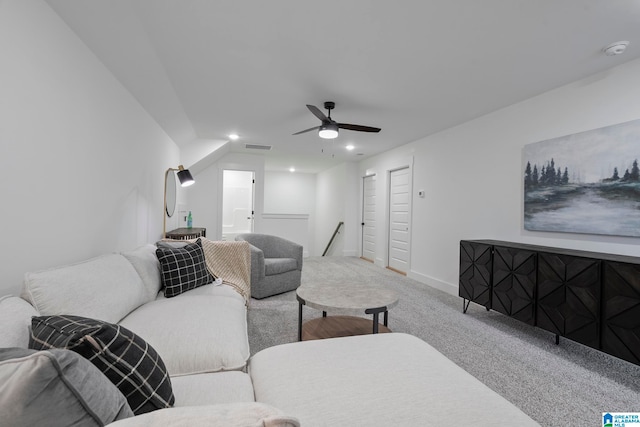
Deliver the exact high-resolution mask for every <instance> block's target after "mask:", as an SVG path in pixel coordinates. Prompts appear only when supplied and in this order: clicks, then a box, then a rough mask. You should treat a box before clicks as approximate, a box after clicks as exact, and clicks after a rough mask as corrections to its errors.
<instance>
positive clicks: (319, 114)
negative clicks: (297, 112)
mask: <svg viewBox="0 0 640 427" xmlns="http://www.w3.org/2000/svg"><path fill="white" fill-rule="evenodd" d="M307 108H308V109H309V111H311V112H312V113H313V115H314V116H316V117H317V118H319V119H320V120H322V121H323V122H324V121H327V120H329V118H328V117H327V116H325V115H324V113H323V112H322V111H320V109H319V108H318V107H316V106H315V105H309V104H307Z"/></svg>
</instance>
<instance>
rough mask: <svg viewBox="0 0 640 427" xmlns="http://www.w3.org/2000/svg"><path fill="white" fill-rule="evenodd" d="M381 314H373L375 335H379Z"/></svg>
mask: <svg viewBox="0 0 640 427" xmlns="http://www.w3.org/2000/svg"><path fill="white" fill-rule="evenodd" d="M379 314H380V313H377V312H376V313H373V333H374V334H377V333H378V315H379Z"/></svg>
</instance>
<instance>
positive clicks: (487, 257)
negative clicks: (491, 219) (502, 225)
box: [459, 240, 640, 365]
mask: <svg viewBox="0 0 640 427" xmlns="http://www.w3.org/2000/svg"><path fill="white" fill-rule="evenodd" d="M459 295H460V297H462V298H463V311H464V312H466V311H467V308H468V306H469V302H471V301H473V302H475V303H477V304H480V305H483V306H484V307H486V309H487V310H490V309H493V310H495V311H498V312H500V313H503V314H506V315H507V316H510V317H513V318H515V319H518V320H520V321H522V322H525V323H527V324H529V325H533V326H537V327H539V328H542V329H545V330H547V331H549V332H552V333H553V334H555V335H556V342H557V340H558V338H559V337H561V336H562V337H565V338H568V339H570V340H573V341H576V342H579V343H581V344H584V345H587V346H589V347H592V348H595V349H598V350H601V351H603V352H605V353H608V354H611V355H613V356H616V357H619V358H621V359H624V360H626V361H628V362H631V363H635V364H636V365H640V258H635V257H629V256H622V255H612V254H603V253H595V252H586V251H578V250H570V249H559V248H550V247H544V246H535V245H527V244H522V243H512V242H502V241H496V240H462V241H461V242H460V281H459Z"/></svg>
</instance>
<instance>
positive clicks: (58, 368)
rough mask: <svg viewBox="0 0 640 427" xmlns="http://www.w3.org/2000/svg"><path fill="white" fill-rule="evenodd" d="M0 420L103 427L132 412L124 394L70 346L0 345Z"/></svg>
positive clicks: (19, 426) (18, 426)
mask: <svg viewBox="0 0 640 427" xmlns="http://www.w3.org/2000/svg"><path fill="white" fill-rule="evenodd" d="M0 414H1V416H0V424H2V425H7V426H9V425H10V426H13V427H34V426H44V425H46V426H50V427H57V426H60V427H63V426H64V427H66V426H103V425H105V424H108V423H110V422H112V421H116V420H120V419H123V418H128V417H132V416H133V412H131V409H130V408H129V405H128V404H127V400H126V399H125V398H124V396H123V395H122V393H120V391H118V389H117V388H116V387H115V386H114V385H113V384H112V383H111V382H110V381H109V380H108V379H107V377H105V376H104V375H103V374H102V373H101V372H100V371H99V370H98V369H97V368H96V367H95V366H93V365H92V364H91V363H90V362H89V361H87V360H86V359H84V358H83V357H82V356H80V355H78V354H76V353H74V352H72V351H69V350H49V351H36V350H28V349H22V348H2V349H0Z"/></svg>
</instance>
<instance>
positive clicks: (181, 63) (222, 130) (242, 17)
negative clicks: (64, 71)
mask: <svg viewBox="0 0 640 427" xmlns="http://www.w3.org/2000/svg"><path fill="white" fill-rule="evenodd" d="M47 2H48V3H49V4H50V5H51V7H52V8H53V9H54V10H55V11H56V12H57V13H58V14H59V15H60V16H61V17H62V19H63V20H64V21H65V22H66V23H67V24H68V25H69V26H70V27H71V29H72V30H73V31H75V32H76V34H77V35H78V36H79V37H80V38H81V39H82V40H83V41H84V42H85V43H86V45H87V46H88V47H89V48H90V49H91V50H92V51H93V52H94V53H95V54H96V56H97V57H98V58H99V59H100V60H101V61H102V62H103V63H104V64H105V66H106V67H108V68H109V69H110V70H111V71H112V72H113V74H114V75H115V76H116V77H117V78H118V79H119V80H120V81H121V82H122V84H123V85H124V86H125V87H126V88H127V89H128V90H129V91H130V92H131V93H132V94H133V96H135V97H136V98H137V99H138V101H139V102H140V104H141V105H142V106H143V107H144V108H146V109H147V111H148V112H149V113H150V114H151V116H153V117H154V118H155V120H156V121H157V122H158V123H159V124H160V126H162V127H163V128H164V129H165V131H166V132H167V134H168V135H169V136H171V137H172V138H173V139H174V140H175V141H176V143H178V144H179V145H180V146H181V147H182V149H183V150H185V151H187V150H189V147H190V144H194V145H198V146H199V147H202V146H203V144H204V145H207V144H210V145H211V146H212V147H214V146H219V145H220V144H221V143H223V142H225V141H227V139H228V137H227V135H228V134H230V133H233V132H235V133H238V134H239V135H240V136H241V139H240V140H239V141H238V142H235V143H233V148H232V149H233V150H238V151H245V149H244V148H243V147H244V144H246V143H249V144H264V145H272V146H273V149H272V150H271V151H270V152H268V153H267V161H266V168H267V170H286V169H288V168H289V167H290V166H295V167H296V168H297V170H299V171H303V172H317V171H319V170H322V169H324V168H326V167H329V166H331V165H334V164H337V163H339V162H342V161H345V160H360V159H362V158H365V157H367V156H370V155H373V154H377V153H380V152H382V151H385V150H387V149H389V148H392V147H396V146H399V145H402V144H406V143H408V142H411V141H414V140H416V139H419V138H421V137H424V136H426V135H429V134H432V133H435V132H438V131H440V130H443V129H446V128H448V127H451V126H454V125H457V124H459V123H463V122H465V121H468V120H470V119H473V118H475V117H478V116H481V115H483V114H486V113H489V112H491V111H495V110H497V109H500V108H502V107H505V106H508V105H511V104H513V103H516V102H519V101H521V100H524V99H527V98H530V97H532V96H535V95H537V94H540V93H543V92H545V91H548V90H550V89H553V88H556V87H559V86H561V85H564V84H566V83H569V82H572V81H575V80H578V79H580V78H583V77H586V76H589V75H592V74H595V73H598V72H601V71H603V70H606V69H608V68H611V67H613V66H616V65H619V64H621V63H623V62H626V61H629V60H632V59H636V58H638V57H640V25H639V24H640V1H639V0H482V1H478V0H431V1H429V0H399V1H393V2H392V1H388V0H323V1H313V2H312V1H304V0H271V1H264V0H242V1H239V0H209V1H205V0H109V1H104V0H82V1H79V0H48V1H47ZM619 40H629V41H631V44H630V46H629V48H628V49H627V51H626V52H625V53H624V54H623V55H620V56H612V57H608V56H605V55H604V54H603V53H602V49H603V48H604V47H605V46H606V45H608V44H609V43H612V42H615V41H619ZM324 101H335V102H336V109H335V110H334V111H333V112H332V117H333V118H334V119H336V120H337V121H339V122H346V123H355V124H362V125H368V126H376V127H381V128H382V131H381V132H380V133H379V134H369V133H359V132H353V131H347V130H341V131H340V136H339V137H338V138H337V139H336V140H333V141H325V140H322V139H320V138H319V137H318V136H317V133H315V132H309V133H306V134H303V135H298V136H292V133H294V132H297V131H300V130H303V129H307V128H310V127H312V126H316V125H318V124H319V121H318V120H317V119H316V118H315V117H314V116H313V115H312V114H311V113H310V112H309V111H308V110H307V108H306V107H305V104H313V105H316V106H318V107H319V108H321V109H322V104H323V102H324ZM348 143H351V144H353V145H355V146H356V149H355V150H353V151H352V152H347V151H346V150H345V149H344V146H345V145H347V144H348ZM251 152H255V151H251ZM260 153H262V152H260Z"/></svg>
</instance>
